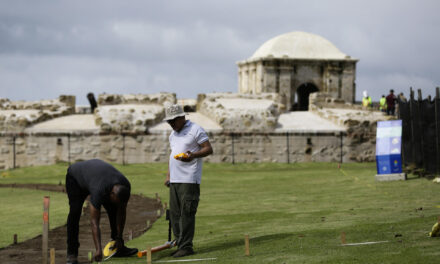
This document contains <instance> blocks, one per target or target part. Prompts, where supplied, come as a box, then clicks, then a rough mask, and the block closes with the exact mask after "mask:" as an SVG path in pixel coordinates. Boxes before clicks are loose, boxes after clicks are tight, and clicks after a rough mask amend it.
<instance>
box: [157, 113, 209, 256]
mask: <svg viewBox="0 0 440 264" xmlns="http://www.w3.org/2000/svg"><path fill="white" fill-rule="evenodd" d="M165 114H166V117H165V121H167V122H168V124H169V125H170V126H171V128H172V129H173V131H172V132H171V134H170V137H169V141H170V147H171V154H170V161H169V164H168V173H167V176H166V180H165V185H166V186H167V187H169V188H170V221H171V226H172V229H173V234H174V238H175V239H176V242H177V250H176V251H174V252H173V253H172V254H171V256H173V257H175V258H178V257H184V256H188V255H192V254H194V250H193V238H194V231H195V216H196V212H197V207H198V204H199V196H200V182H201V179H202V158H203V157H206V156H208V155H211V154H212V152H213V151H212V147H211V143H209V138H208V135H207V134H206V132H205V130H204V129H203V128H202V127H200V126H199V125H197V124H195V123H193V122H191V121H190V120H186V119H185V112H184V111H183V108H182V107H181V106H180V105H171V106H169V107H167V108H166V113H165ZM182 153H183V154H182ZM179 154H181V155H179Z"/></svg>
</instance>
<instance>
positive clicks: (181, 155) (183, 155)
mask: <svg viewBox="0 0 440 264" xmlns="http://www.w3.org/2000/svg"><path fill="white" fill-rule="evenodd" d="M174 158H175V159H178V158H188V154H186V153H179V154H177V155H174Z"/></svg>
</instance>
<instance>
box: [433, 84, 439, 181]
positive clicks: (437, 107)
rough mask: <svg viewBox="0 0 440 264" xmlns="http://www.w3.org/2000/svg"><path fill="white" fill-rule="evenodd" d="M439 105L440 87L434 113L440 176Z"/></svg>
mask: <svg viewBox="0 0 440 264" xmlns="http://www.w3.org/2000/svg"><path fill="white" fill-rule="evenodd" d="M439 104H440V87H436V89H435V99H434V111H435V135H436V136H435V143H436V144H435V151H436V152H435V155H436V158H437V165H436V166H435V167H436V173H437V176H439V175H440V149H439V144H440V139H439V137H440V135H439V134H440V130H439V129H440V125H439V122H440V116H439V111H440V109H439Z"/></svg>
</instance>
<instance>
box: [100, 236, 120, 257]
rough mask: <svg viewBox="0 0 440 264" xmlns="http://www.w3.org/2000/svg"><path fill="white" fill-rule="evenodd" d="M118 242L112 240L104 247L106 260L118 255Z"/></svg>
mask: <svg viewBox="0 0 440 264" xmlns="http://www.w3.org/2000/svg"><path fill="white" fill-rule="evenodd" d="M115 243H116V241H114V240H112V241H110V242H108V243H107V245H105V247H104V251H103V252H102V253H103V255H104V258H105V259H104V260H107V259H109V258H111V257H113V255H114V254H115V253H116V251H118V249H117V248H116V247H114V246H115Z"/></svg>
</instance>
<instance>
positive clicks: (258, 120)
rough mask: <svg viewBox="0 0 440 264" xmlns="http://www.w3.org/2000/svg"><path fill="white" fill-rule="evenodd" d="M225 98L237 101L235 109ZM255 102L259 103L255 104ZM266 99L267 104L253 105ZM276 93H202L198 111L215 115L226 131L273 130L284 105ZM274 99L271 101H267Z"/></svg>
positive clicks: (211, 115) (210, 115)
mask: <svg viewBox="0 0 440 264" xmlns="http://www.w3.org/2000/svg"><path fill="white" fill-rule="evenodd" d="M224 100H226V101H227V100H230V101H231V100H236V101H234V102H237V103H236V104H244V105H237V107H235V108H228V107H227V106H225V105H223V104H222V101H224ZM252 101H255V103H252ZM261 101H265V102H266V105H267V106H264V107H254V106H253V105H255V104H258V103H261ZM279 101H280V98H279V95H278V94H276V93H262V94H258V95H252V94H232V93H212V94H199V96H198V98H197V111H198V112H200V113H202V114H203V115H205V116H207V117H209V118H211V119H212V120H214V121H215V122H216V123H217V124H219V125H220V126H221V127H222V128H223V131H225V132H241V133H243V132H260V133H261V132H273V131H274V130H275V128H276V125H277V121H278V117H279V115H280V114H281V113H282V112H283V110H284V105H282V104H281V103H279ZM267 102H270V104H267Z"/></svg>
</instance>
